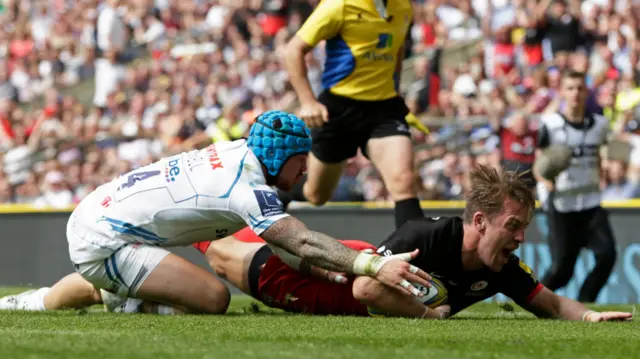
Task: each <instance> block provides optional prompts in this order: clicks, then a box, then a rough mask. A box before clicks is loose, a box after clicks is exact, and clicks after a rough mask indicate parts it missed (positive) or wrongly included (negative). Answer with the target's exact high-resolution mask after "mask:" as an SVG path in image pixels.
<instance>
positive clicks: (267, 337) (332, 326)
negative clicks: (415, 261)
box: [0, 288, 640, 359]
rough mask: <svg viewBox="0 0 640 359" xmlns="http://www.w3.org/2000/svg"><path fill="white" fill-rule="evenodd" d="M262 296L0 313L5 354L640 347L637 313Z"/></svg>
mask: <svg viewBox="0 0 640 359" xmlns="http://www.w3.org/2000/svg"><path fill="white" fill-rule="evenodd" d="M14 292H16V289H2V288H0V296H4V295H6V294H9V293H14ZM253 302H254V301H253V300H252V299H251V298H248V297H246V296H238V297H234V298H233V300H232V304H231V308H230V310H229V312H228V314H226V315H224V316H172V317H168V316H154V315H134V314H107V313H102V312H100V311H99V310H98V309H91V310H89V311H85V312H79V311H63V312H36V313H34V312H0V358H3V359H13V358H47V359H49V358H65V359H67V358H81V359H88V358H118V359H120V358H153V359H158V358H180V359H182V358H199V359H204V358H228V359H234V358H295V359H299V358H327V359H338V358H348V359H360V358H362V359H377V358H385V359H386V358H406V359H415V358H420V359H423V358H424V359H426V358H483V359H484V358H508V359H517V358H545V359H552V358H581V359H582V358H597V359H603V358H616V359H619V358H632V357H636V358H637V357H638V355H639V354H638V353H639V350H640V324H639V322H638V321H637V320H636V321H634V322H625V323H582V322H565V321H553V320H539V319H535V318H534V317H533V316H531V315H529V314H528V313H524V312H522V311H519V310H517V311H516V312H513V313H510V312H506V311H504V310H502V309H500V308H499V307H498V306H497V305H495V304H480V305H476V306H473V307H471V308H470V309H469V310H467V311H465V312H463V313H460V315H458V316H456V317H455V318H456V319H451V320H446V321H426V320H423V321H418V320H406V319H399V318H397V319H373V318H349V317H311V316H305V315H292V314H287V313H282V312H280V311H277V310H272V309H268V308H266V307H265V306H263V305H259V306H257V307H256V306H254V305H252V303H253ZM608 308H610V309H618V310H625V311H630V310H632V306H629V305H626V306H609V307H608ZM599 309H602V307H599Z"/></svg>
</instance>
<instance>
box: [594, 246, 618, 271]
mask: <svg viewBox="0 0 640 359" xmlns="http://www.w3.org/2000/svg"><path fill="white" fill-rule="evenodd" d="M616 258H617V253H616V250H615V248H610V249H608V250H605V251H602V252H596V253H595V259H596V264H597V265H598V266H599V267H603V268H613V266H614V264H615V263H616Z"/></svg>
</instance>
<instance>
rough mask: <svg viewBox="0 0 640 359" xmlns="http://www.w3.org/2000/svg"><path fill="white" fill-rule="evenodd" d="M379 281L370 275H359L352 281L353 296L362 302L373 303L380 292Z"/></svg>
mask: <svg viewBox="0 0 640 359" xmlns="http://www.w3.org/2000/svg"><path fill="white" fill-rule="evenodd" d="M381 285H382V284H381V283H380V282H378V281H377V280H375V279H374V278H371V277H366V276H361V277H358V278H356V280H355V281H354V282H353V289H352V290H353V297H354V298H355V299H356V300H358V301H360V302H361V303H363V304H370V303H375V302H376V300H377V299H378V297H379V296H380V294H381V293H382V288H381Z"/></svg>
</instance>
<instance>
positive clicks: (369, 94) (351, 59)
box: [297, 0, 413, 101]
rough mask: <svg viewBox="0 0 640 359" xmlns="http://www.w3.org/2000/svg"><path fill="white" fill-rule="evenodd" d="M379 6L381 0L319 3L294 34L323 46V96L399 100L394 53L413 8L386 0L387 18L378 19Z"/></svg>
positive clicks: (405, 2)
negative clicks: (327, 92)
mask: <svg viewBox="0 0 640 359" xmlns="http://www.w3.org/2000/svg"><path fill="white" fill-rule="evenodd" d="M376 1H378V2H379V4H378V5H379V6H378V8H377V7H376V3H375V2H376ZM380 4H382V0H322V1H321V2H320V4H319V5H318V7H317V8H316V9H315V10H314V11H313V13H312V14H311V16H309V18H308V19H307V21H305V23H304V24H303V25H302V27H301V28H300V30H299V31H298V33H297V35H298V36H299V37H300V38H301V39H302V40H303V41H304V42H305V43H307V44H308V45H309V46H312V47H315V46H316V45H317V44H318V43H319V42H320V41H322V40H327V41H326V46H325V50H326V60H325V67H324V73H323V74H322V86H323V88H324V89H325V90H329V91H330V92H331V93H333V94H335V95H339V96H344V97H348V98H352V99H355V100H365V101H373V100H386V99H389V98H392V97H395V96H397V95H398V92H397V82H398V78H399V74H396V73H395V72H396V63H397V61H398V51H399V50H400V48H401V47H402V45H403V44H404V41H405V37H406V35H407V31H408V30H409V25H410V24H411V19H412V17H413V8H412V7H411V2H410V0H388V1H387V6H386V14H381V13H379V11H378V10H377V9H380ZM381 10H382V11H384V8H382V9H381ZM385 15H386V18H385Z"/></svg>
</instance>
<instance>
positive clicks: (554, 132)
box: [537, 113, 609, 213]
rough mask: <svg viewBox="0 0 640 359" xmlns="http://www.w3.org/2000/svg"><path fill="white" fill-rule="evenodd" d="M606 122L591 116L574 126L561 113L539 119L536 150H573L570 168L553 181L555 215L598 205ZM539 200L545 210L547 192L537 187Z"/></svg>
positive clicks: (607, 131)
mask: <svg viewBox="0 0 640 359" xmlns="http://www.w3.org/2000/svg"><path fill="white" fill-rule="evenodd" d="M608 133H609V121H608V120H607V119H606V118H605V117H604V116H600V115H595V114H594V115H590V116H587V117H586V118H585V119H584V122H583V123H582V124H573V123H570V122H569V121H567V120H566V119H565V118H564V117H563V116H562V115H561V114H559V113H552V114H548V115H544V116H542V117H541V133H540V136H539V141H540V143H539V147H540V148H545V147H547V146H549V145H551V144H563V145H566V146H568V147H569V148H571V149H572V150H573V156H572V159H571V164H570V165H569V168H567V169H566V170H564V171H562V172H561V173H560V174H559V175H558V177H557V178H556V181H555V189H554V194H553V205H554V208H555V210H556V211H558V212H563V213H566V212H579V211H585V210H588V209H591V208H595V207H598V206H600V201H601V191H600V163H599V153H600V146H602V145H604V144H605V143H606V141H607V135H608ZM537 191H538V199H539V200H540V202H541V203H542V204H543V206H544V207H545V208H548V205H549V203H547V202H548V199H549V192H548V191H547V189H546V187H544V186H543V185H542V183H538V185H537Z"/></svg>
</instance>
